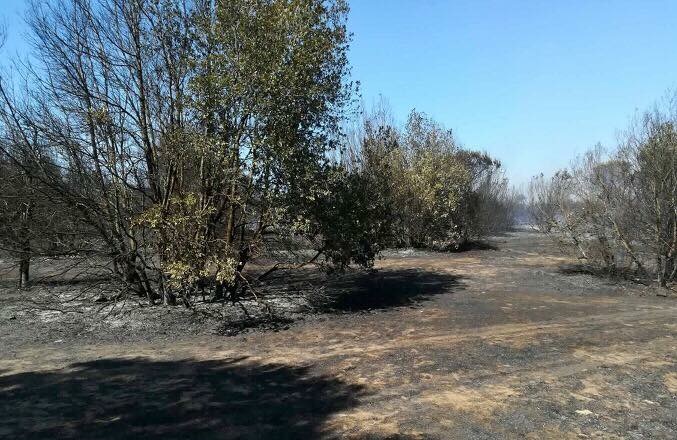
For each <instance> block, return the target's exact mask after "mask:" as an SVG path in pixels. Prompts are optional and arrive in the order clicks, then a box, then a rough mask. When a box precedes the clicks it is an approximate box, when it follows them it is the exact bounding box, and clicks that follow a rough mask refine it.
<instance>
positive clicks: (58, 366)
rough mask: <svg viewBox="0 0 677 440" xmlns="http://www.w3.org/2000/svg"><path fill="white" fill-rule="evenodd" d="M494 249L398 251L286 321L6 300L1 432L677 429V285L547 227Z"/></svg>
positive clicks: (470, 433)
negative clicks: (21, 305)
mask: <svg viewBox="0 0 677 440" xmlns="http://www.w3.org/2000/svg"><path fill="white" fill-rule="evenodd" d="M491 247H493V249H492V248H487V249H482V250H473V251H469V252H464V253H458V254H439V253H425V252H413V251H411V252H393V253H390V254H388V255H387V258H386V259H384V260H382V261H380V262H379V265H378V266H379V272H378V274H377V275H375V276H371V277H370V278H367V279H361V280H354V282H355V283H357V284H359V285H358V286H357V287H356V288H355V289H353V290H352V291H351V292H352V293H351V294H350V295H343V296H341V297H340V299H339V301H337V302H336V303H335V307H333V309H332V311H331V313H329V312H325V313H320V314H316V315H313V316H307V317H306V319H304V320H303V321H301V322H296V323H294V324H291V325H290V326H289V329H288V330H285V331H278V332H271V331H260V330H259V331H253V332H249V333H245V334H239V335H237V336H233V337H224V336H217V335H212V334H209V333H210V332H205V331H202V330H200V331H198V329H204V328H206V327H205V326H204V325H196V326H195V327H190V326H189V325H188V324H186V325H185V326H182V327H179V330H176V328H175V327H170V328H164V331H163V326H162V321H161V320H160V321H159V322H154V323H153V325H151V326H146V327H141V328H140V330H139V331H138V332H137V333H134V332H130V331H128V329H127V331H126V332H123V331H117V330H119V329H120V327H111V326H110V324H106V325H108V328H107V330H106V331H105V335H108V336H109V337H103V334H104V333H101V332H102V330H101V327H97V329H98V330H96V331H85V330H86V329H85V330H82V331H80V332H74V331H72V330H69V331H65V330H63V327H62V326H61V324H59V323H55V324H53V325H52V324H50V323H49V322H47V323H45V322H42V323H40V324H35V323H33V324H31V320H30V319H29V318H30V317H29V316H28V315H25V316H24V315H20V316H18V317H17V315H16V313H14V312H11V313H14V314H12V315H11V316H10V312H7V310H10V311H11V310H12V309H11V307H12V306H11V304H8V303H5V304H3V303H2V302H0V306H1V307H2V308H3V309H4V311H5V313H4V315H0V414H2V417H0V438H13V439H14V438H150V439H155V438H158V439H159V438H163V439H172V438H183V439H186V438H200V439H203V438H215V439H216V438H219V439H221V438H224V439H230V438H266V439H268V438H270V439H280V438H300V439H305V438H356V439H358V438H359V439H367V438H373V439H398V438H401V439H438V438H439V439H457V438H460V439H464V438H469V439H490V438H515V439H518V438H520V439H521V438H533V439H544V438H552V439H567V438H576V439H578V438H610V439H615V438H628V439H674V438H677V363H676V360H677V301H676V300H675V297H674V296H673V297H669V298H661V297H656V296H655V295H654V293H655V292H653V291H652V289H650V288H646V287H640V286H633V285H629V284H624V283H615V282H611V281H605V280H602V279H599V278H595V277H594V276H592V275H587V274H585V273H577V272H576V271H575V270H571V269H572V267H574V266H572V263H573V262H571V261H569V260H568V259H567V258H565V257H564V256H562V255H561V254H560V253H558V252H557V250H556V249H555V248H553V247H552V246H551V245H550V244H549V243H548V242H547V241H546V239H544V238H543V237H540V236H538V235H536V234H533V233H527V232H519V233H511V234H509V235H508V236H506V237H502V238H497V239H495V240H494V242H493V246H491ZM374 292H377V293H376V294H373V295H372V293H374ZM0 301H1V300H0ZM173 313H174V312H173ZM175 313H180V312H175ZM181 316H182V317H181V320H182V321H181V322H184V321H185V320H186V319H187V318H186V317H185V316H184V315H181ZM186 316H187V315H186ZM31 319H35V317H34V316H33V317H32V318H31ZM73 319H80V318H73ZM153 319H156V320H157V319H159V318H157V317H154V318H153ZM43 321H44V320H43ZM55 322H56V321H55ZM106 322H109V321H106ZM71 323H72V322H71ZM50 325H52V326H51V327H50ZM69 328H70V327H69ZM116 329H117V330H116ZM90 330H91V329H90ZM193 330H195V331H193ZM97 331H98V332H99V333H97ZM116 334H117V335H118V336H117V338H115V337H111V336H110V335H116Z"/></svg>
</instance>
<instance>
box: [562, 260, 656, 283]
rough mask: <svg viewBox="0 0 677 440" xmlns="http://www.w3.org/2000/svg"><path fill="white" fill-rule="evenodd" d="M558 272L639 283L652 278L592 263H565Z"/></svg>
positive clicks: (633, 271) (635, 272) (632, 271)
mask: <svg viewBox="0 0 677 440" xmlns="http://www.w3.org/2000/svg"><path fill="white" fill-rule="evenodd" d="M557 272H558V273H560V274H562V275H569V276H573V275H592V276H594V277H597V278H600V279H605V280H607V281H621V280H624V281H632V282H635V283H638V284H647V283H650V282H651V280H650V278H649V277H647V276H646V275H645V274H641V273H639V272H637V271H635V270H630V269H622V268H617V269H616V270H613V271H612V270H608V269H605V268H602V267H597V266H593V265H591V264H584V263H576V264H563V265H560V266H559V267H558V268H557Z"/></svg>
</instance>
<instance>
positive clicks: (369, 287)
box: [310, 269, 461, 312]
mask: <svg viewBox="0 0 677 440" xmlns="http://www.w3.org/2000/svg"><path fill="white" fill-rule="evenodd" d="M460 286H461V282H460V277H458V276H455V275H451V274H448V273H442V272H430V271H422V270H417V269H402V270H380V271H378V272H374V273H360V274H353V275H348V276H345V277H343V278H341V279H340V280H339V281H336V282H334V283H332V284H330V285H329V286H328V287H327V289H326V291H325V292H324V294H323V295H317V296H313V297H311V298H310V301H311V303H312V305H313V306H314V307H315V308H316V309H317V310H319V311H323V312H361V311H368V310H382V309H388V308H393V307H403V306H414V305H416V304H418V303H421V302H423V301H427V300H429V299H431V297H432V296H434V295H439V294H443V293H449V292H452V291H454V290H455V289H458V288H459V287H460Z"/></svg>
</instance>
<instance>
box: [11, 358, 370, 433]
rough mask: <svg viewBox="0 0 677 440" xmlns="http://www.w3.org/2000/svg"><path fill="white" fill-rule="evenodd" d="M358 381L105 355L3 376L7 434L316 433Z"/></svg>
mask: <svg viewBox="0 0 677 440" xmlns="http://www.w3.org/2000/svg"><path fill="white" fill-rule="evenodd" d="M364 394H365V391H364V388H363V387H362V386H360V385H351V384H347V383H345V382H342V381H341V380H339V379H336V378H332V377H327V376H318V375H313V374H311V372H310V371H309V369H308V368H306V367H296V366H289V365H281V364H267V365H262V364H258V363H252V362H249V361H247V360H246V359H245V358H240V359H232V360H223V361H197V360H192V359H187V360H180V361H151V360H148V359H141V358H136V359H119V358H111V359H101V360H97V361H92V362H85V363H78V364H73V365H71V368H69V369H66V370H53V371H45V372H29V373H20V374H13V375H7V376H0V409H1V410H2V414H3V416H2V418H0V434H2V436H3V437H4V438H31V439H33V438H35V439H37V438H60V439H63V438H96V439H127V438H143V439H146V440H152V439H163V440H164V439H178V438H180V439H193V438H195V439H198V438H199V439H223V438H228V439H230V438H256V439H286V438H289V439H292V438H293V439H297V438H317V437H318V436H320V435H321V433H322V424H323V422H324V421H326V420H327V418H328V417H329V416H330V415H332V414H333V413H336V412H337V411H342V410H346V409H349V408H351V407H352V406H354V405H356V403H357V399H358V398H359V397H360V396H363V395H364Z"/></svg>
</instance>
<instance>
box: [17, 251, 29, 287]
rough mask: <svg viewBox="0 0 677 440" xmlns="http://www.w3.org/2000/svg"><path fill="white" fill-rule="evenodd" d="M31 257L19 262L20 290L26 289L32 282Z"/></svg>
mask: <svg viewBox="0 0 677 440" xmlns="http://www.w3.org/2000/svg"><path fill="white" fill-rule="evenodd" d="M30 267H31V259H30V257H23V258H21V261H20V262H19V289H26V288H27V287H28V283H29V281H30Z"/></svg>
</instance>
